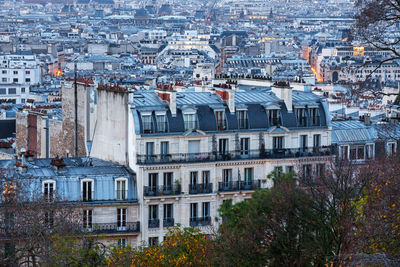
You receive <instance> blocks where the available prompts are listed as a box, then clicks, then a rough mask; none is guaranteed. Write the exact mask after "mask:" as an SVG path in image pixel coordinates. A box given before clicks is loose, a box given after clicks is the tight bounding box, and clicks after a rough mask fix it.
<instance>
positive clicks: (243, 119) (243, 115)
mask: <svg viewBox="0 0 400 267" xmlns="http://www.w3.org/2000/svg"><path fill="white" fill-rule="evenodd" d="M236 114H237V115H236V116H237V119H238V125H239V129H247V128H249V123H248V119H247V110H238V111H236Z"/></svg>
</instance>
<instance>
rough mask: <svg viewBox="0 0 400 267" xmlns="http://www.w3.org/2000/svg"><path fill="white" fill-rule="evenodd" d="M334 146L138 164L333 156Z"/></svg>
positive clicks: (150, 159) (160, 158) (172, 157)
mask: <svg viewBox="0 0 400 267" xmlns="http://www.w3.org/2000/svg"><path fill="white" fill-rule="evenodd" d="M332 152H333V150H332V146H323V147H318V148H306V149H304V148H277V149H256V150H246V151H240V150H239V151H232V152H228V153H218V152H205V153H177V154H162V155H151V156H148V155H137V164H140V165H150V164H174V163H191V162H211V161H227V160H243V159H281V158H282V159H283V158H302V157H319V156H331V155H332Z"/></svg>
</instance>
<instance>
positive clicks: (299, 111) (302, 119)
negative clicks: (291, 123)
mask: <svg viewBox="0 0 400 267" xmlns="http://www.w3.org/2000/svg"><path fill="white" fill-rule="evenodd" d="M295 112H296V119H297V126H300V127H305V126H307V122H306V110H305V108H296V109H295Z"/></svg>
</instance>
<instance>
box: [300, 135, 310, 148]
mask: <svg viewBox="0 0 400 267" xmlns="http://www.w3.org/2000/svg"><path fill="white" fill-rule="evenodd" d="M307 141H308V135H300V149H301V151H305V150H307V143H308V142H307Z"/></svg>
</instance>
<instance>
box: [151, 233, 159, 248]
mask: <svg viewBox="0 0 400 267" xmlns="http://www.w3.org/2000/svg"><path fill="white" fill-rule="evenodd" d="M157 245H158V237H157V236H154V237H149V246H150V247H152V246H157Z"/></svg>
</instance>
